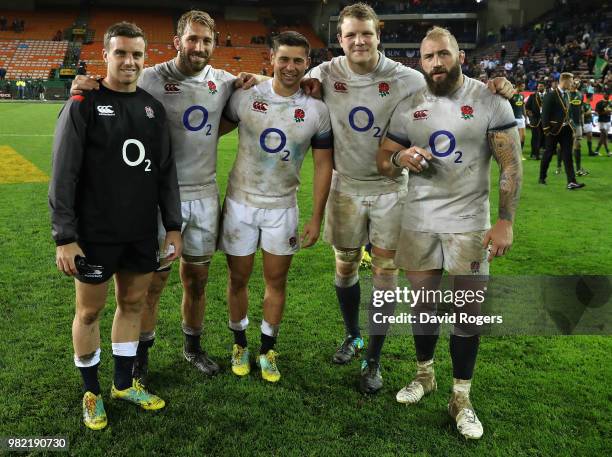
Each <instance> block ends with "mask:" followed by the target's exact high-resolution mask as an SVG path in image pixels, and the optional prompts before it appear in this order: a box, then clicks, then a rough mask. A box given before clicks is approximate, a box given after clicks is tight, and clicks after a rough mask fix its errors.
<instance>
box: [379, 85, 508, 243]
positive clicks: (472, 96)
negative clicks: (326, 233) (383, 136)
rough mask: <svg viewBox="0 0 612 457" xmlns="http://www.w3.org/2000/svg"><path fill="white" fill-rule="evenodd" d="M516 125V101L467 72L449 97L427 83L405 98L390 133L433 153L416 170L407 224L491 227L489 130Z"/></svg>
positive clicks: (450, 229) (436, 228) (424, 228)
mask: <svg viewBox="0 0 612 457" xmlns="http://www.w3.org/2000/svg"><path fill="white" fill-rule="evenodd" d="M515 126H516V121H515V119H514V114H513V112H512V107H511V106H510V103H508V101H507V100H506V99H504V98H503V97H500V96H497V95H493V94H492V93H491V92H490V91H489V90H488V89H487V87H486V86H485V85H484V84H482V83H481V82H479V81H476V80H474V79H471V78H468V77H465V76H464V83H463V85H462V86H461V87H460V88H459V89H458V90H457V91H455V92H454V93H453V94H452V95H451V96H449V97H436V96H434V95H432V94H431V92H430V91H429V89H428V88H424V89H422V90H420V91H419V92H417V93H416V94H414V95H412V96H410V97H408V98H407V99H405V100H403V101H402V102H400V104H399V105H398V106H397V109H396V110H395V112H394V113H393V116H392V117H391V122H390V125H389V131H388V132H387V137H388V138H390V139H392V140H394V141H396V142H397V143H400V144H402V145H403V146H405V147H408V146H410V145H415V146H420V147H422V148H424V149H427V150H429V151H430V152H431V153H432V154H433V159H432V160H431V161H430V163H429V168H427V169H426V170H425V171H423V172H421V173H411V174H410V179H409V181H408V196H407V197H406V200H405V202H404V209H403V218H402V229H407V230H414V231H421V232H435V233H463V232H471V231H476V230H485V229H488V228H489V227H490V219H489V186H490V182H489V177H490V164H491V151H490V149H489V143H488V139H487V133H488V132H491V131H495V130H505V129H509V128H513V127H515Z"/></svg>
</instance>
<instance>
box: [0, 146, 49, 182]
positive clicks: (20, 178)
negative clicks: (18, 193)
mask: <svg viewBox="0 0 612 457" xmlns="http://www.w3.org/2000/svg"><path fill="white" fill-rule="evenodd" d="M48 181H49V177H48V176H47V175H46V174H44V173H43V172H42V171H41V170H40V169H39V168H38V167H37V166H36V165H34V164H33V163H32V162H30V161H29V160H27V159H26V158H25V157H23V156H22V155H21V154H19V153H18V152H17V151H15V150H14V149H13V148H12V147H10V146H0V184H16V183H26V182H48Z"/></svg>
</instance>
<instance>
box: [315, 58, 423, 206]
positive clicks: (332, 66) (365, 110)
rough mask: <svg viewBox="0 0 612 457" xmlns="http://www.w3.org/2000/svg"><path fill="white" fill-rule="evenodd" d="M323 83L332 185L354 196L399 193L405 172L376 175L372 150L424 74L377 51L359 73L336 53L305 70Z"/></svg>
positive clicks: (420, 82)
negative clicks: (375, 59)
mask: <svg viewBox="0 0 612 457" xmlns="http://www.w3.org/2000/svg"><path fill="white" fill-rule="evenodd" d="M308 76H309V77H311V78H316V79H318V80H319V81H321V84H322V86H323V100H324V101H325V103H326V104H327V106H328V108H329V112H330V117H331V122H332V128H333V131H334V180H333V183H332V188H333V189H336V190H338V191H340V192H343V193H348V194H352V195H380V194H386V193H391V192H397V191H398V190H400V189H401V188H403V187H405V185H406V177H405V176H404V175H402V176H400V177H398V178H394V179H391V178H387V177H384V176H381V175H380V174H379V173H378V169H377V167H376V152H377V151H378V146H379V145H380V142H381V140H382V138H383V137H384V132H385V130H386V128H387V125H388V123H389V119H390V117H391V114H392V113H393V110H394V109H395V107H396V106H397V103H398V102H399V101H400V100H401V99H403V98H405V97H406V96H408V95H410V94H411V93H413V92H415V91H416V90H418V89H421V88H422V87H423V86H424V85H425V79H424V78H423V75H422V74H421V73H419V72H418V71H416V70H413V69H412V68H408V67H405V66H404V65H402V64H400V63H399V62H395V61H393V60H391V59H388V58H387V57H385V56H384V55H383V54H382V53H380V52H379V61H378V65H377V66H376V68H375V69H374V71H373V72H372V73H369V74H367V75H359V74H357V73H354V72H353V71H352V70H351V69H350V68H349V66H348V61H347V58H346V57H345V56H341V57H335V58H334V59H332V60H331V61H329V62H324V63H322V64H321V65H319V66H318V67H315V68H313V69H312V70H311V71H310V73H309V74H308Z"/></svg>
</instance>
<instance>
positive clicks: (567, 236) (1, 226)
mask: <svg viewBox="0 0 612 457" xmlns="http://www.w3.org/2000/svg"><path fill="white" fill-rule="evenodd" d="M59 109H60V105H39V104H0V119H2V122H1V123H0V145H9V146H11V147H13V148H14V149H15V150H17V151H18V152H19V153H20V154H22V155H23V156H24V157H25V158H27V159H28V160H30V161H31V162H32V163H34V164H35V165H36V166H38V167H39V168H40V169H41V170H42V171H44V172H45V173H49V171H50V151H51V142H52V137H51V134H52V132H53V126H54V120H55V117H56V113H57V112H58V110H59ZM7 134H9V135H10V136H7ZM16 134H19V135H31V134H34V135H38V136H14V135H16ZM527 144H529V141H527ZM235 147H236V136H235V135H231V136H229V137H227V138H223V139H222V141H221V145H220V151H219V183H220V187H221V188H222V189H223V188H224V187H225V183H226V176H227V173H228V170H229V168H230V166H231V163H232V160H233V157H234V152H235ZM525 149H526V155H528V149H529V148H528V146H527V147H526V148H525ZM583 160H584V166H585V168H587V169H589V170H590V171H591V174H590V175H589V176H588V177H585V178H584V179H583V181H584V182H585V183H587V187H586V188H585V189H582V190H580V191H576V192H569V191H567V190H566V189H565V185H564V183H565V178H564V177H563V175H561V176H555V175H554V174H551V176H550V177H549V179H548V182H549V184H548V186H546V187H544V186H540V185H538V184H536V183H537V169H538V166H539V162H535V161H526V162H523V164H524V167H525V179H524V186H523V194H522V200H521V205H520V209H519V211H518V214H517V217H516V225H515V245H514V248H513V250H512V251H511V253H510V254H509V255H508V257H507V258H504V259H497V260H496V261H495V262H494V264H493V266H492V272H493V273H494V274H510V275H532V274H553V275H562V274H563V275H566V274H567V275H569V274H577V273H581V274H610V273H611V272H612V255H610V242H609V229H610V227H611V226H612V215H611V214H612V213H611V211H610V201H612V199H611V197H612V194H611V193H612V191H611V186H610V184H611V183H612V158H607V157H600V158H596V159H593V158H587V157H585V158H583ZM553 165H554V164H553ZM0 166H3V165H2V164H1V163H0ZM552 170H554V168H553V169H551V171H552ZM496 175H497V171H496V170H494V172H493V176H494V180H493V181H494V185H493V186H494V187H495V185H496V184H495V182H496V178H495V176H496ZM302 177H303V179H302V183H303V184H302V187H301V192H300V209H301V211H300V214H301V218H302V222H303V221H304V220H305V219H306V218H307V217H308V216H309V214H310V209H311V202H310V189H311V185H312V161H311V160H306V162H305V164H304V169H303V173H302ZM493 194H494V195H493V196H492V201H493V202H496V196H495V194H496V192H495V191H494V192H493ZM46 195H47V185H46V184H44V183H41V184H5V185H0V240H1V246H2V250H1V254H0V255H1V257H2V260H1V261H0V436H9V435H10V436H14V435H17V436H24V435H46V436H51V435H53V436H57V435H65V436H67V437H68V438H69V440H70V450H71V453H72V454H74V455H94V456H95V455H104V456H119V455H160V456H162V455H163V456H169V455H181V456H185V455H215V456H226V455H227V456H230V455H242V456H246V455H266V456H272V455H274V456H287V455H288V456H293V455H295V456H302V455H322V456H323V455H334V456H336V455H338V456H340V455H346V456H354V455H363V456H387V455H388V456H395V455H419V456H426V455H431V456H442V455H483V456H531V455H533V456H549V455H559V456H565V455H567V456H576V455H581V456H594V455H602V456H603V455H612V447H611V444H610V436H612V430H611V426H610V416H611V413H612V411H611V408H610V402H611V400H612V389H611V387H610V385H611V384H610V375H611V374H612V363H611V362H610V354H611V351H612V340H611V339H610V338H609V337H594V336H581V337H504V338H501V337H495V338H493V337H491V338H484V339H483V343H482V346H481V352H480V355H479V363H478V367H477V371H476V376H475V379H474V385H473V392H472V399H473V403H474V405H475V406H476V409H477V412H478V413H479V417H480V419H481V420H482V422H483V424H484V427H485V435H484V437H483V439H482V440H480V441H479V442H475V443H473V442H465V441H463V440H462V439H460V437H459V436H458V435H457V433H456V432H455V431H454V426H453V424H452V423H451V422H450V421H449V418H448V415H447V414H446V412H445V407H446V401H447V397H448V392H449V389H450V386H451V383H452V380H451V368H450V360H449V355H448V350H447V345H448V340H447V338H442V339H441V342H440V347H439V348H438V351H437V374H438V383H439V390H438V392H437V393H436V394H435V395H433V396H430V397H428V398H426V399H425V400H424V401H423V402H422V403H421V404H419V405H418V406H415V407H404V406H402V405H399V404H397V403H396V402H395V398H394V397H395V392H396V391H397V390H398V389H399V388H401V387H402V386H403V384H404V383H405V382H406V381H407V380H409V379H410V377H411V374H412V371H413V363H412V362H411V361H412V359H413V357H414V347H413V344H412V342H411V340H410V339H409V338H408V337H406V336H391V337H390V338H389V340H388V344H387V345H386V347H385V351H384V354H383V370H384V371H383V375H384V378H385V388H384V389H383V391H382V392H381V393H380V394H378V395H377V396H375V397H373V398H370V397H364V396H363V395H361V394H359V393H358V391H357V389H356V387H357V379H358V378H357V370H358V368H357V363H356V362H355V363H353V364H351V365H350V366H347V367H336V366H332V365H331V363H329V359H330V355H331V352H332V351H333V350H334V348H335V346H336V345H337V344H338V343H339V342H340V340H341V337H342V332H343V330H342V323H341V319H340V316H339V312H338V309H337V304H336V299H335V294H334V290H333V287H332V284H333V270H334V266H333V255H332V252H331V249H330V247H329V245H327V244H325V243H323V242H319V243H318V244H317V245H316V246H315V247H313V248H311V249H308V250H304V251H302V252H300V253H299V254H298V255H297V256H296V257H295V259H294V263H293V266H292V268H291V271H290V275H289V286H288V301H287V309H286V313H285V318H284V322H283V326H282V330H281V334H280V338H279V344H278V350H279V352H280V353H281V357H280V360H279V367H280V369H281V372H282V375H283V378H282V379H281V381H280V383H278V384H277V385H268V384H264V382H263V381H261V380H260V378H259V377H258V376H257V373H256V372H255V371H254V372H253V373H252V374H251V375H250V376H248V377H247V378H246V379H237V378H236V377H234V376H233V375H231V374H230V373H229V360H228V359H229V357H228V355H229V351H230V347H231V342H232V341H231V334H230V332H229V331H228V329H227V311H226V304H225V285H226V267H225V262H224V259H223V257H222V256H221V255H219V254H217V255H216V257H215V259H214V261H213V266H212V269H211V277H210V284H209V287H208V300H209V305H208V312H207V317H206V330H205V338H204V341H205V343H206V348H207V349H208V351H209V352H210V353H211V354H212V355H213V356H214V357H215V358H216V359H217V360H219V361H220V362H221V364H222V369H223V373H222V374H221V375H220V376H218V377H216V378H215V379H212V380H204V379H201V378H200V377H199V376H198V375H197V374H196V373H194V372H193V371H192V370H191V369H189V367H188V366H187V365H186V364H185V363H184V362H183V360H182V357H181V355H180V349H181V333H180V327H179V324H180V312H179V305H178V304H179V303H180V297H181V286H180V282H179V280H178V276H177V273H176V271H175V272H173V274H172V277H171V280H170V283H169V286H168V288H167V290H166V291H165V292H164V295H163V298H162V302H161V310H160V322H159V326H158V329H157V334H158V338H157V341H156V344H155V347H154V349H153V350H152V355H151V371H152V373H151V375H152V387H153V389H154V390H155V391H156V392H158V393H159V394H160V395H161V396H163V398H165V399H166V400H167V402H168V406H167V408H166V409H165V410H164V411H162V412H160V413H153V414H151V413H147V412H144V411H140V410H137V409H136V408H135V407H132V406H131V405H126V404H122V403H118V402H114V401H110V399H109V395H108V391H109V390H110V379H111V371H112V362H111V348H110V325H111V320H112V314H113V310H114V305H113V303H112V300H111V299H109V302H108V307H107V308H106V310H105V313H104V317H103V319H102V325H101V333H102V335H103V343H102V351H103V352H102V357H103V359H102V360H103V363H102V366H101V370H100V375H101V384H102V386H103V393H104V396H105V400H106V407H107V413H108V415H109V420H110V426H109V427H108V428H107V429H106V430H104V431H102V432H91V431H89V430H86V429H85V428H84V427H83V425H82V423H81V418H80V400H81V381H80V377H79V375H78V372H77V371H76V369H75V368H74V365H73V362H72V345H71V337H70V327H71V322H72V318H73V312H74V298H73V284H72V281H71V280H69V279H68V278H66V277H64V276H62V275H60V274H59V273H58V272H57V270H56V269H55V265H54V245H53V243H52V240H51V236H50V228H49V218H48V210H47V197H46ZM495 206H496V204H495V203H494V204H492V207H495ZM494 212H495V211H494ZM262 293H263V286H262V279H261V268H260V267H257V269H256V270H255V272H254V275H253V280H252V282H251V287H250V297H251V303H252V307H251V311H250V313H249V314H250V317H251V321H252V325H251V327H250V328H249V331H248V336H249V338H250V341H251V345H252V346H253V349H254V348H255V347H256V344H255V343H256V342H257V340H258V323H259V322H260V319H261V297H262ZM529 305H530V303H528V302H526V303H525V307H526V308H528V307H529Z"/></svg>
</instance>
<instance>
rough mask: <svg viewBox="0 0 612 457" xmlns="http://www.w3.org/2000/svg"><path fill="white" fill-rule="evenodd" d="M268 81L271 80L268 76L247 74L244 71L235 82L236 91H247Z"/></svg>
mask: <svg viewBox="0 0 612 457" xmlns="http://www.w3.org/2000/svg"><path fill="white" fill-rule="evenodd" d="M268 79H270V78H269V77H267V76H263V75H254V74H253V73H246V72H244V71H241V72H240V73H239V74H238V77H237V78H236V79H235V80H234V89H244V90H247V89H250V88H251V87H253V86H256V85H257V84H259V83H262V82H264V81H266V80H268Z"/></svg>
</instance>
